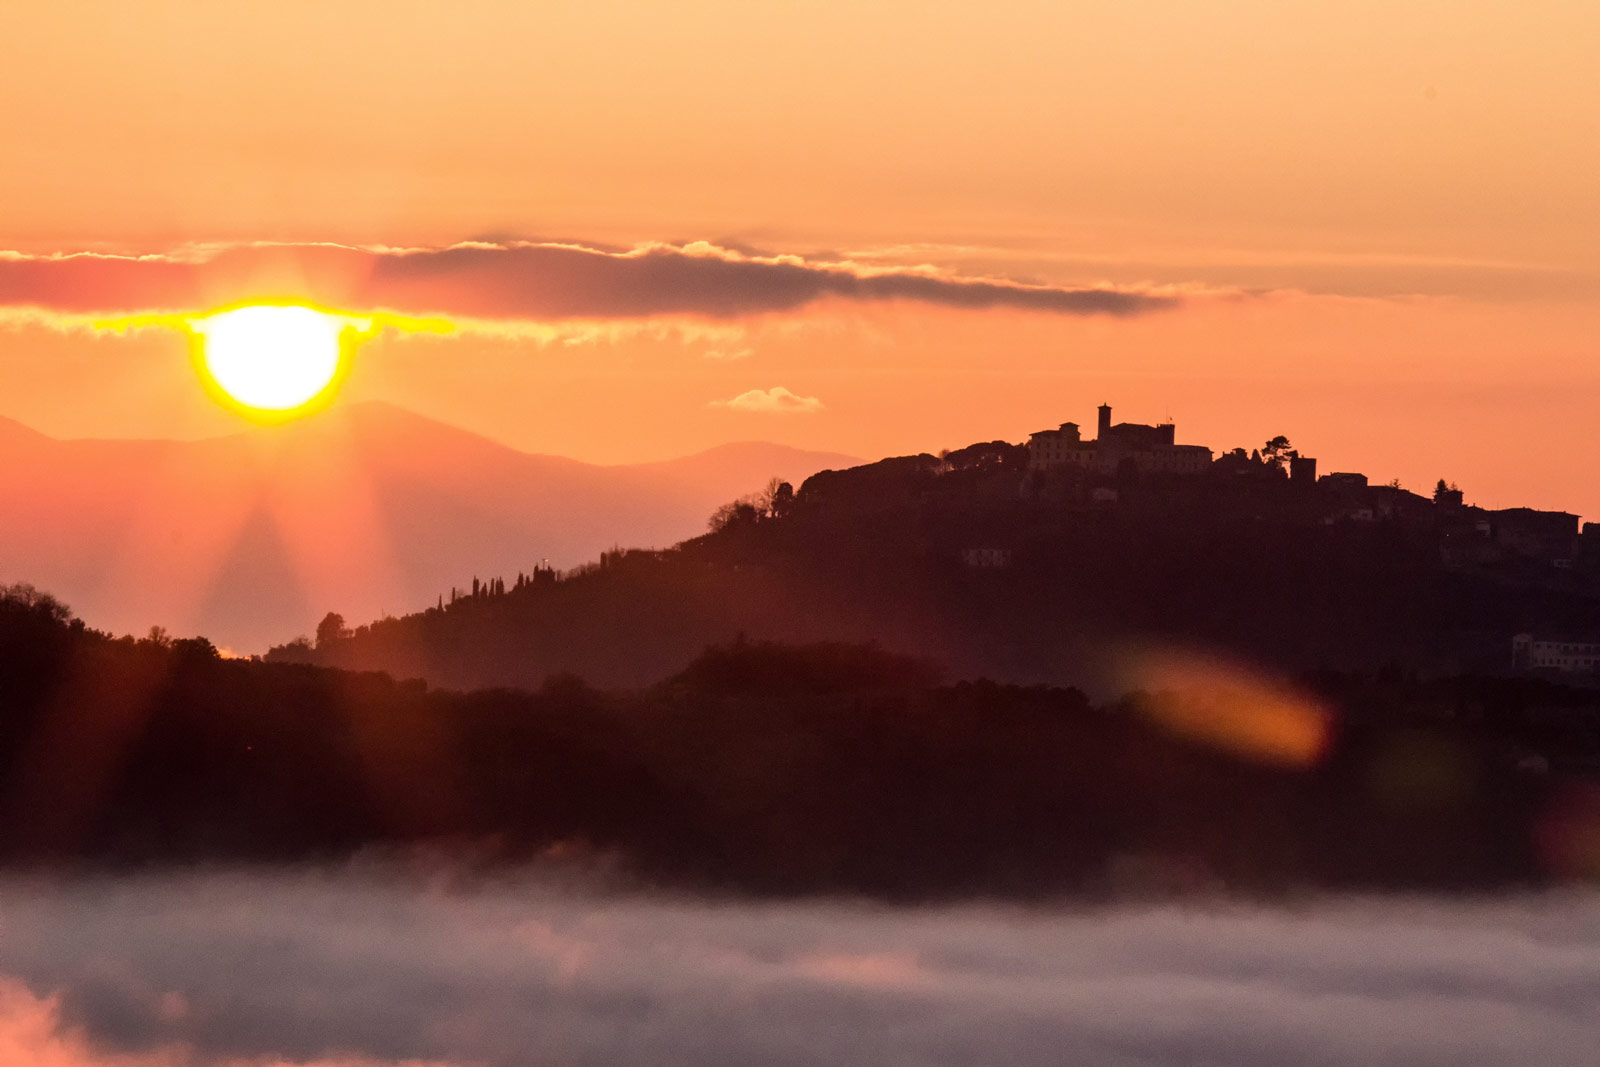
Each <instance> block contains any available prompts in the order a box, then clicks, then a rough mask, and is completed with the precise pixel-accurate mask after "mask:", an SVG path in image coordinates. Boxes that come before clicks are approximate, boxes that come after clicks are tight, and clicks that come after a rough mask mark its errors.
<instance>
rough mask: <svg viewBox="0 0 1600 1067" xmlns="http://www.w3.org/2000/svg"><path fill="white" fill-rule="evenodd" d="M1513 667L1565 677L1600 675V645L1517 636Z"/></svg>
mask: <svg viewBox="0 0 1600 1067" xmlns="http://www.w3.org/2000/svg"><path fill="white" fill-rule="evenodd" d="M1511 663H1512V666H1514V667H1516V668H1517V669H1518V670H1524V671H1558V672H1560V673H1562V674H1595V673H1597V672H1600V642H1595V641H1562V640H1551V639H1548V638H1539V637H1535V636H1534V635H1533V634H1517V636H1515V637H1513V638H1512V639H1511Z"/></svg>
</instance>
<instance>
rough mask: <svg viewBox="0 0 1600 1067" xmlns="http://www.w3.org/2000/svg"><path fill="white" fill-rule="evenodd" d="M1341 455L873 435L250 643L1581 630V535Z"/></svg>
mask: <svg viewBox="0 0 1600 1067" xmlns="http://www.w3.org/2000/svg"><path fill="white" fill-rule="evenodd" d="M1278 440H1281V439H1275V441H1278ZM1269 444H1271V443H1269ZM1284 444H1286V442H1284ZM1346 477H1358V476H1343V475H1340V476H1336V477H1335V479H1334V480H1332V481H1326V482H1323V483H1313V484H1296V483H1295V482H1293V480H1292V479H1291V478H1290V477H1289V476H1288V475H1287V474H1285V473H1284V470H1283V468H1282V467H1281V466H1279V465H1275V464H1273V463H1269V462H1267V461H1266V460H1263V459H1255V458H1252V457H1251V456H1249V455H1242V454H1235V453H1229V454H1227V455H1225V456H1224V457H1222V458H1221V459H1219V460H1218V461H1217V462H1216V463H1215V464H1213V465H1212V468H1211V469H1210V470H1209V471H1206V472H1204V473H1198V474H1193V475H1164V476H1163V475H1146V476H1139V475H1138V474H1137V473H1136V472H1132V473H1125V474H1122V475H1117V476H1115V477H1111V476H1097V475H1093V474H1091V473H1089V472H1083V471H1073V470H1068V471H1033V470H1030V469H1028V466H1027V453H1026V450H1025V449H1023V448H1020V447H1019V446H1014V445H1008V444H1006V443H1005V442H991V443H988V444H984V445H974V446H972V447H971V448H968V449H962V450H960V451H958V452H952V453H948V454H946V455H945V456H943V457H936V456H932V455H923V456H906V457H899V458H896V459H889V460H884V461H881V462H879V463H874V464H868V465H866V466H862V467H857V468H852V469H850V470H845V471H824V472H821V473H819V474H817V475H815V476H813V477H812V478H810V479H808V480H807V481H806V482H805V484H804V485H802V486H801V487H800V489H799V490H797V491H796V490H791V489H790V487H788V486H787V485H776V484H775V485H774V486H772V487H769V489H768V491H767V492H765V493H763V494H758V495H757V496H755V497H752V498H749V499H746V500H741V501H736V502H734V503H733V504H730V505H729V506H727V507H725V508H723V509H720V510H719V511H718V513H717V514H716V515H715V516H714V517H713V530H712V532H710V533H708V534H707V535H705V536H703V537H700V538H696V539H694V540H691V541H688V542H685V543H684V544H682V545H679V546H677V547H676V548H675V549H672V550H668V551H662V552H644V551H633V552H621V551H619V552H613V553H607V554H606V556H605V557H604V558H603V559H602V560H601V561H599V562H598V563H597V564H595V565H591V566H590V567H587V568H584V569H583V570H582V571H581V572H578V573H575V574H569V575H564V576H561V578H560V580H555V576H554V575H550V576H549V580H547V581H543V582H539V583H528V582H523V583H516V584H513V585H511V586H509V587H508V588H507V591H506V592H505V593H504V594H503V595H501V594H499V592H498V591H499V589H500V587H499V586H498V585H495V586H491V587H490V589H491V590H492V592H491V593H489V594H487V595H474V596H469V597H460V598H453V602H451V603H448V604H444V603H441V604H440V605H439V606H438V607H436V608H433V609H430V610H428V611H425V612H420V613H417V614H414V615H410V616H406V617H404V618H399V619H385V620H381V621H378V622H375V623H372V624H370V625H367V626H362V627H358V628H357V629H356V630H355V631H354V632H352V633H349V634H344V633H340V634H338V635H336V638H335V639H332V640H328V641H319V642H318V644H317V645H316V646H315V647H313V646H311V645H310V644H309V643H301V644H297V645H292V646H286V647H284V648H281V649H278V650H275V651H274V652H273V653H272V656H273V657H274V658H277V659H284V660H299V661H302V662H311V663H318V664H322V665H325V666H339V667H346V668H350V669H358V670H383V671H387V672H389V673H391V674H394V675H395V676H397V677H421V678H425V679H426V680H428V681H429V682H430V683H432V684H436V685H443V686H450V687H458V688H478V687H482V686H490V685H514V686H522V687H530V686H536V685H538V684H539V683H540V682H541V681H542V680H543V679H544V678H545V677H546V676H547V675H549V674H552V673H558V672H572V673H577V674H581V675H582V676H583V677H585V678H587V679H589V680H590V681H591V682H593V683H594V684H597V685H602V686H628V687H637V686H642V685H646V684H648V683H650V682H652V681H654V680H656V679H658V678H661V677H663V676H664V675H665V674H667V673H668V672H670V671H672V670H675V669H677V668H678V667H679V666H681V665H682V664H683V663H685V662H687V661H688V660H689V659H690V658H691V657H692V656H694V655H695V654H696V653H697V652H698V651H699V650H700V649H701V648H704V647H706V646H707V645H711V644H719V643H725V642H727V641H729V640H732V639H733V637H734V636H735V635H737V634H740V633H743V634H745V635H747V636H748V637H749V638H750V639H752V640H772V641H780V642H786V643H806V642H813V641H818V640H835V639H840V640H851V641H869V640H876V641H879V642H880V643H882V644H883V645H884V646H885V647H887V648H890V649H893V650H895V651H899V652H904V653H907V654H911V655H917V656H922V657H925V658H929V659H933V660H935V661H937V662H939V663H942V664H944V665H946V666H947V667H948V669H949V671H950V672H951V676H952V677H955V678H977V677H989V678H996V679H1001V680H1004V681H1011V682H1018V683H1030V684H1031V683H1049V684H1073V685H1078V686H1080V687H1083V688H1084V689H1086V690H1087V691H1089V692H1092V693H1094V694H1096V695H1097V696H1105V695H1109V694H1112V693H1115V692H1117V691H1118V690H1119V689H1120V688H1121V687H1122V686H1123V685H1125V682H1124V681H1123V679H1122V678H1121V677H1120V676H1119V675H1118V673H1117V671H1116V667H1117V665H1118V662H1119V654H1120V652H1121V651H1122V650H1124V649H1125V648H1127V647H1128V646H1130V645H1137V646H1141V647H1143V646H1148V645H1150V644H1152V643H1158V644H1164V645H1168V646H1189V647H1193V646H1200V647H1205V648H1210V649H1215V650H1220V651H1224V652H1227V653H1229V654H1231V655H1233V656H1235V657H1237V658H1239V659H1241V660H1243V661H1245V662H1249V663H1254V664H1263V665H1268V666H1270V667H1272V668H1274V669H1277V670H1282V671H1289V672H1296V673H1297V672H1301V671H1306V670H1314V669H1320V668H1330V669H1336V670H1350V671H1368V672H1370V671H1374V670H1377V669H1379V668H1380V667H1383V666H1386V665H1401V666H1404V667H1405V668H1407V669H1414V670H1418V671H1421V672H1423V673H1425V674H1429V675H1450V674H1461V673H1496V672H1506V671H1508V670H1509V669H1510V668H1511V665H1512V653H1511V639H1512V637H1513V635H1515V634H1517V633H1522V632H1532V633H1539V634H1545V635H1554V636H1558V637H1571V636H1576V635H1581V634H1592V633H1600V556H1597V555H1596V553H1595V551H1594V550H1595V549H1596V547H1597V546H1600V534H1589V535H1585V537H1584V538H1582V545H1581V546H1578V547H1577V548H1576V549H1574V548H1573V547H1568V546H1561V547H1560V549H1559V551H1560V552H1561V553H1564V555H1562V556H1561V557H1560V558H1545V557H1547V556H1549V555H1550V553H1551V552H1555V551H1557V549H1556V548H1554V547H1552V546H1551V545H1546V544H1544V543H1543V542H1538V543H1533V542H1530V541H1528V540H1527V539H1526V538H1524V539H1522V540H1518V539H1517V538H1519V537H1521V536H1522V534H1523V533H1524V532H1525V531H1522V530H1521V529H1520V527H1518V526H1517V525H1516V522H1517V521H1533V520H1527V519H1525V518H1524V519H1523V520H1517V519H1516V516H1514V515H1508V514H1506V513H1493V514H1491V513H1486V512H1479V511H1477V510H1475V509H1471V508H1466V507H1464V506H1462V505H1461V504H1460V503H1459V497H1460V493H1459V492H1458V491H1455V490H1452V489H1450V488H1449V487H1448V486H1443V487H1441V488H1440V489H1438V490H1437V492H1436V495H1435V497H1434V498H1432V499H1430V498H1427V497H1423V496H1419V495H1417V494H1412V493H1407V492H1405V491H1404V490H1401V489H1398V488H1395V487H1393V486H1371V487H1369V486H1366V485H1365V482H1364V479H1363V480H1361V481H1360V483H1359V484H1356V483H1347V482H1345V481H1340V480H1339V479H1343V478H1346ZM1352 516H1356V517H1352ZM1538 518H1539V516H1538V515H1535V516H1534V519H1538ZM1567 518H1568V519H1571V521H1572V525H1573V531H1574V532H1573V536H1572V537H1571V538H1569V539H1568V540H1569V541H1572V542H1577V541H1578V540H1579V538H1577V536H1576V529H1577V523H1576V519H1575V518H1574V517H1572V516H1568V517H1567ZM1502 527H1503V529H1502ZM1491 530H1492V531H1494V532H1485V531H1491ZM1534 540H1535V541H1537V539H1534ZM1557 540H1559V539H1557ZM1575 551H1576V555H1575V556H1574V552H1575ZM1541 553H1542V555H1541ZM1568 557H1573V558H1568ZM1558 564H1559V566H1558ZM328 606H329V607H330V608H336V607H337V605H328Z"/></svg>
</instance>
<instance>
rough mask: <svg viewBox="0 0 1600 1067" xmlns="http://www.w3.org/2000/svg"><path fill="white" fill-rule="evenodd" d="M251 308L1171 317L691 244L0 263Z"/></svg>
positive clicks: (618, 315) (2, 280)
mask: <svg viewBox="0 0 1600 1067" xmlns="http://www.w3.org/2000/svg"><path fill="white" fill-rule="evenodd" d="M264 297H271V298H279V299H287V298H296V299H306V300H311V301H314V302H317V303H321V304H326V305H330V306H336V307H339V308H343V309H347V310H353V311H378V310H385V311H392V312H396V313H399V314H405V315H418V316H432V315H437V316H444V317H449V318H464V319H474V320H482V321H485V322H496V321H503V320H512V321H515V320H529V321H541V322H543V321H561V320H570V319H586V320H610V319H641V318H652V317H670V316H690V317H698V318H705V319H735V318H740V317H744V316H751V315H762V314H770V313H775V312H785V311H793V310H796V309H798V308H802V307H805V306H807V305H809V304H813V303H816V302H819V301H824V300H839V301H847V302H858V303H860V302H885V301H911V302H916V303H921V304H928V305H937V306H944V307H953V308H970V309H984V308H1009V309H1016V310H1029V311H1036V312H1041V313H1049V314H1060V315H1112V316H1131V315H1140V314H1145V313H1149V312H1155V311H1160V310H1163V309H1167V308H1170V307H1173V306H1174V305H1175V304H1176V303H1177V298H1176V297H1175V296H1172V295H1170V294H1163V293H1156V292H1151V291H1146V290H1142V289H1137V288H1118V287H1114V286H1090V287H1069V286H1056V285H1034V284H1026V283H1022V282H1015V281H1009V280H1005V279H996V278H974V277H964V276H960V275H956V274H953V273H949V272H943V271H939V270H936V269H933V268H929V267H883V266H876V265H870V264H862V263H856V262H852V261H848V260H843V261H818V260H811V259H807V258H805V257H802V256H796V255H786V254H775V255H754V254H750V253H746V252H740V251H735V250H731V249H727V248H722V247H718V246H714V245H710V244H705V243H690V244H683V245H669V244H647V245H640V246H639V247H636V248H632V249H626V250H621V251H618V250H610V249H600V248H592V247H587V246H582V245H575V244H558V243H538V242H512V243H505V244H488V243H481V242H473V243H469V244H460V245H454V246H451V247H448V248H437V249H391V248H371V247H362V248H356V247H348V246H342V245H331V244H303V245H274V244H252V245H239V246H225V247H215V248H191V249H185V250H182V251H180V252H175V253H170V254H161V255H141V256H115V255H104V254H91V253H83V254H72V255H51V256H33V255H22V254H18V253H3V254H0V307H9V308H19V309H20V308H31V309H38V310H40V311H44V312H49V313H56V314H64V315H102V316H117V315H135V314H142V313H173V314H181V313H185V312H188V313H193V312H197V311H202V310H207V309H210V308H214V307H218V306H221V305H225V304H229V303H235V302H238V301H243V300H248V299H259V298H264Z"/></svg>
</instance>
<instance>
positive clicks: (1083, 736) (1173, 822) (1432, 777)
mask: <svg viewBox="0 0 1600 1067" xmlns="http://www.w3.org/2000/svg"><path fill="white" fill-rule="evenodd" d="M1195 678H1196V680H1195V682H1194V684H1193V686H1191V687H1189V688H1184V687H1178V688H1169V689H1163V690H1160V691H1154V690H1152V691H1146V692H1141V693H1134V694H1132V695H1130V696H1128V697H1126V698H1124V699H1122V700H1119V701H1116V702H1113V703H1110V704H1106V705H1101V706H1097V705H1095V704H1093V703H1092V702H1091V701H1090V700H1089V699H1087V698H1086V697H1085V696H1084V695H1083V694H1082V693H1081V692H1079V691H1077V690H1074V689H1062V688H1048V687H1032V688H1025V687H1017V686H1007V685H998V684H994V683H989V682H977V683H960V684H956V685H944V684H940V683H939V682H938V680H937V677H936V674H935V672H934V671H933V670H932V669H930V668H929V667H928V666H927V665H926V664H924V663H922V662H920V661H917V660H913V659H908V658H905V657H902V656H897V655H892V654H889V653H886V652H884V651H882V650H879V649H877V648H875V647H871V646H859V645H845V644H820V645H811V646H806V647H785V646H779V645H771V644H749V643H745V644H732V645H728V646H723V647H719V648H714V649H710V650H708V651H706V652H704V653H703V654H702V655H700V656H699V657H698V658H697V659H695V660H694V661H693V662H692V663H691V664H690V666H689V667H688V668H687V669H685V670H682V671H681V672H680V673H678V674H677V675H675V676H673V677H672V678H670V679H669V680H668V681H666V682H663V683H660V684H657V685H654V686H652V687H649V688H647V689H644V690H642V691H637V692H632V693H602V692H599V691H596V690H594V689H591V688H589V687H587V686H586V685H584V683H582V682H581V681H579V680H578V679H576V678H571V677H565V678H556V679H553V680H551V681H550V682H548V683H547V684H546V685H544V686H543V687H542V688H541V689H539V690H538V691H535V692H516V691H510V690H492V691H482V692H475V693H466V694H461V693H453V692H442V691H437V690H429V689H428V688H427V687H426V686H425V685H424V684H423V683H421V682H396V681H394V680H393V679H391V678H389V677H387V676H384V675H381V674H375V673H351V672H346V671H341V670H334V669H327V668H319V667H312V666H307V665H297V664H273V663H263V662H253V661H245V660H227V659H222V658H219V657H218V656H217V654H216V651H215V649H213V648H212V647H211V646H210V645H209V644H208V643H207V642H205V641H204V640H200V639H193V640H178V641H173V640H170V639H167V638H165V637H164V636H162V635H160V634H153V635H152V636H151V637H149V638H146V639H144V640H139V641H135V640H133V639H132V638H121V639H113V638H110V637H108V636H106V635H102V634H99V633H96V632H94V631H92V630H88V629H86V628H84V627H83V626H82V624H81V623H78V622H76V621H74V620H72V619H71V618H70V617H69V616H68V614H67V613H66V611H65V610H64V609H62V608H61V607H60V605H58V604H56V603H55V602H54V601H52V600H51V599H50V598H48V597H46V596H43V595H40V594H36V593H34V592H33V591H32V590H30V589H27V588H25V587H13V588H12V589H10V590H8V591H6V592H5V594H4V596H3V597H0V724H3V725H0V798H3V804H4V811H3V819H0V859H3V860H4V861H5V862H6V863H9V864H32V863H39V862H45V863H76V862H89V863H112V864H136V863H151V862H157V863H176V862H191V861H240V860H245V861H295V860H303V859H317V858H321V859H329V858H337V857H341V856H348V855H351V854H354V853H357V852H360V851H362V850H364V849H370V848H406V847H409V846H423V845H426V846H428V847H429V848H434V849H444V850H446V851H447V852H448V851H450V850H452V849H454V850H459V851H460V852H461V853H462V854H463V855H471V856H475V857H478V858H480V859H482V858H487V859H490V860H493V861H497V862H517V861H522V860H525V859H530V858H536V857H541V856H544V857H548V856H551V855H556V854H560V855H565V856H568V857H579V858H583V857H589V858H592V859H595V860H597V861H598V860H600V859H605V860H606V861H607V862H609V863H612V864H614V865H616V866H617V867H620V868H621V869H622V870H624V871H626V872H627V873H628V874H629V875H631V876H633V877H637V878H639V879H641V880H644V881H646V882H648V883H651V884H664V885H680V886H691V887H697V888H706V887H719V888H724V889H730V890H738V891H754V892H763V893H811V892H851V893H863V894H869V895H874V896H881V897H885V898H892V899H927V898H936V897H950V896H961V895H1007V896H1029V895H1035V894H1044V893H1061V892H1088V893H1093V892H1100V891H1115V890H1119V889H1123V888H1128V887H1133V888H1150V887H1154V888H1159V889H1176V890H1185V889H1206V888H1215V887H1222V888H1227V889H1230V890H1236V891H1243V892H1274V891H1279V890H1288V889H1294V888H1301V887H1336V886H1337V887H1387V888H1422V887H1430V888H1446V887H1447V888H1494V887H1502V886H1507V885H1512V884H1526V883H1541V882H1547V881H1554V880H1559V879H1563V878H1569V877H1584V876H1594V875H1597V874H1600V798H1597V795H1596V792H1595V791H1594V786H1593V781H1594V779H1593V777H1592V776H1593V774H1594V772H1595V769H1596V767H1597V766H1600V725H1597V724H1600V694H1596V692H1595V691H1593V690H1586V689H1573V688H1567V687H1563V686H1560V685H1556V684H1553V683H1549V682H1545V681H1539V680H1534V679H1474V678H1456V679H1450V680H1440V681H1432V682H1419V681H1416V680H1414V679H1409V678H1407V677H1405V676H1402V675H1399V674H1391V675H1383V676H1360V675H1349V674H1345V675H1322V676H1318V677H1313V678H1308V679H1306V680H1305V684H1304V685H1302V686H1300V687H1298V688H1295V689H1292V690H1291V689H1288V688H1284V687H1279V686H1266V685H1264V684H1260V683H1255V682H1252V681H1250V680H1249V679H1248V678H1244V677H1240V678H1239V679H1237V680H1235V681H1230V682H1226V683H1218V682H1216V681H1215V680H1212V681H1206V680H1204V678H1203V676H1201V675H1197V676H1195ZM1219 685H1221V686H1222V688H1221V689H1219V688H1218V686H1219ZM1230 687H1231V688H1230ZM1219 724H1220V725H1219Z"/></svg>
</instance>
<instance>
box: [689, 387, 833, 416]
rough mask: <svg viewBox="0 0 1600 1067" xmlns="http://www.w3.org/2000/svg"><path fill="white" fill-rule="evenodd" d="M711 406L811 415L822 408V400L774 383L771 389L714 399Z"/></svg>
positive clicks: (779, 413) (755, 390)
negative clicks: (797, 393)
mask: <svg viewBox="0 0 1600 1067" xmlns="http://www.w3.org/2000/svg"><path fill="white" fill-rule="evenodd" d="M711 406H712V407H717V408H731V409H733V410H734V411H753V412H759V413H762V414H768V415H810V414H812V413H814V412H818V411H821V410H822V401H820V400H818V399H817V398H816V397H814V396H798V395H796V394H794V393H791V392H789V390H787V389H785V388H784V387H783V386H781V385H774V386H773V387H772V388H771V389H752V390H750V391H749V392H748V393H740V394H739V395H738V396H736V397H734V398H733V399H732V400H713V401H712V402H711Z"/></svg>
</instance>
